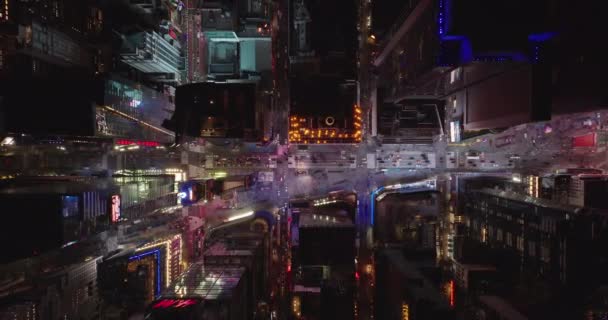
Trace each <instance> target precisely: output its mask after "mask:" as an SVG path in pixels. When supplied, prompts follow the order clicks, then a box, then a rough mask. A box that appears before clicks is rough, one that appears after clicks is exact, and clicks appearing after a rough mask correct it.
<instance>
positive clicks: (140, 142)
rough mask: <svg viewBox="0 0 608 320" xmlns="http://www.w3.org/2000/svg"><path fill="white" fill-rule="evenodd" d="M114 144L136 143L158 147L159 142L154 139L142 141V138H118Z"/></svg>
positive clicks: (128, 144) (127, 144) (126, 144)
mask: <svg viewBox="0 0 608 320" xmlns="http://www.w3.org/2000/svg"><path fill="white" fill-rule="evenodd" d="M116 144H117V145H120V146H130V145H138V146H143V147H158V146H160V143H158V142H156V141H142V140H129V139H118V140H116Z"/></svg>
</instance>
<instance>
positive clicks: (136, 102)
mask: <svg viewBox="0 0 608 320" xmlns="http://www.w3.org/2000/svg"><path fill="white" fill-rule="evenodd" d="M140 104H141V100H137V99H133V100H131V101H130V102H129V106H130V107H133V108H137V107H139V105H140Z"/></svg>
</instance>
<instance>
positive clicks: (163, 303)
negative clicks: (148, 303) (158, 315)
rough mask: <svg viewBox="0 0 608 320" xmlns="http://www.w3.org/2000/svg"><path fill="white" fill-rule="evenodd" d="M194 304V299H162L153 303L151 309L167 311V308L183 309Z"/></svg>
mask: <svg viewBox="0 0 608 320" xmlns="http://www.w3.org/2000/svg"><path fill="white" fill-rule="evenodd" d="M193 304H196V300H194V299H164V300H160V301H158V302H157V303H155V304H154V305H153V306H152V308H153V309H167V308H185V307H187V306H191V305H193Z"/></svg>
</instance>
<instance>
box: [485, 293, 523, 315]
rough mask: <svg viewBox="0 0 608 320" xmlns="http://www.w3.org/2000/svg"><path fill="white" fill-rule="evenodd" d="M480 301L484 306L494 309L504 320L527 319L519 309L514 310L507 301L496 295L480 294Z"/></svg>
mask: <svg viewBox="0 0 608 320" xmlns="http://www.w3.org/2000/svg"><path fill="white" fill-rule="evenodd" d="M479 301H481V302H482V303H483V304H485V305H486V306H488V307H490V308H491V309H493V310H495V311H496V312H497V313H498V314H499V315H500V317H501V319H505V320H527V319H528V318H526V317H524V316H523V315H522V314H521V313H519V311H517V310H515V309H514V308H513V307H512V306H511V305H510V304H509V303H508V302H507V301H505V300H503V299H502V298H500V297H497V296H480V297H479Z"/></svg>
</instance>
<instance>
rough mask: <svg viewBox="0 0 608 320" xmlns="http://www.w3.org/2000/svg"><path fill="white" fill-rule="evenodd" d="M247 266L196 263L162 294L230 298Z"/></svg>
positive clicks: (216, 298) (215, 298)
mask: <svg viewBox="0 0 608 320" xmlns="http://www.w3.org/2000/svg"><path fill="white" fill-rule="evenodd" d="M244 273H245V268H243V267H232V266H219V265H217V266H205V265H204V264H203V263H202V262H197V263H194V264H192V265H191V266H190V268H188V269H187V270H186V271H185V272H184V273H183V274H182V275H181V276H180V277H179V278H178V279H177V280H175V281H173V282H172V283H171V284H170V285H169V286H168V287H167V289H166V290H165V291H164V292H163V293H162V294H161V298H164V299H166V298H180V299H181V298H198V299H204V300H222V299H230V298H231V297H232V294H233V291H234V290H235V288H236V287H237V286H238V285H239V282H240V281H241V278H242V277H243V274H244Z"/></svg>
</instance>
